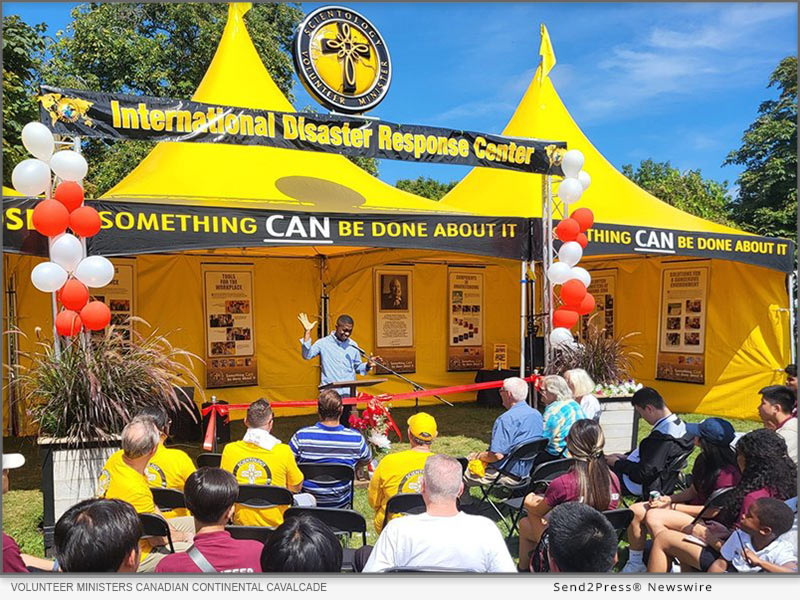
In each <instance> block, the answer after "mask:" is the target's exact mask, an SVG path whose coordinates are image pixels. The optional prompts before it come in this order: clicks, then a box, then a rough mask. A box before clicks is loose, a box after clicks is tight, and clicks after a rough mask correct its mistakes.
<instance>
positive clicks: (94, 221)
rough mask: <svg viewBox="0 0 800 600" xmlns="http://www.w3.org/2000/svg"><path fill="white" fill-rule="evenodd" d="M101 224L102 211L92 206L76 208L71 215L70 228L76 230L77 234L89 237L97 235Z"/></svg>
mask: <svg viewBox="0 0 800 600" xmlns="http://www.w3.org/2000/svg"><path fill="white" fill-rule="evenodd" d="M101 225H102V223H101V222H100V213H98V212H97V211H96V210H95V209H93V208H92V207H91V206H81V207H80V208H76V209H75V210H74V211H72V214H71V215H70V216H69V228H70V229H72V231H74V232H75V235H79V236H81V237H85V238H88V237H92V236H93V235H97V232H98V231H100V226H101Z"/></svg>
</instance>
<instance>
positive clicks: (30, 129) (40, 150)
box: [22, 121, 56, 162]
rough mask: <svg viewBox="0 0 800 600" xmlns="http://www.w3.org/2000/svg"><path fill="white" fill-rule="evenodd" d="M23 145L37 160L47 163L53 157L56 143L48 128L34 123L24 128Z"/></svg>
mask: <svg viewBox="0 0 800 600" xmlns="http://www.w3.org/2000/svg"><path fill="white" fill-rule="evenodd" d="M22 145H23V146H25V149H26V150H27V151H28V152H30V153H31V154H33V155H34V156H35V157H36V158H38V159H39V160H43V161H45V162H47V161H49V160H50V157H51V156H53V150H55V147H56V142H55V140H54V139H53V134H52V133H51V132H50V130H49V129H48V128H47V127H45V126H44V125H42V124H41V123H38V122H36V121H32V122H31V123H28V124H27V125H25V127H23V128H22Z"/></svg>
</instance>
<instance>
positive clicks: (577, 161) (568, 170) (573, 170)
mask: <svg viewBox="0 0 800 600" xmlns="http://www.w3.org/2000/svg"><path fill="white" fill-rule="evenodd" d="M582 168H583V153H582V152H581V151H580V150H567V152H566V154H564V158H562V159H561V170H562V171H564V175H566V176H567V177H577V176H578V173H580V170H581V169H582Z"/></svg>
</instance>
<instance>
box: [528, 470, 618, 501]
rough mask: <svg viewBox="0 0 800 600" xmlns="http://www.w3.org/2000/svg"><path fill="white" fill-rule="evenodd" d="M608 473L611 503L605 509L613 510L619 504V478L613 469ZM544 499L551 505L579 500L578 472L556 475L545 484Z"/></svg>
mask: <svg viewBox="0 0 800 600" xmlns="http://www.w3.org/2000/svg"><path fill="white" fill-rule="evenodd" d="M609 475H610V476H611V486H610V488H611V503H610V504H609V505H608V508H607V509H606V510H613V509H615V508H617V506H618V505H619V479H618V478H617V476H616V474H615V473H614V472H613V471H611V472H610V473H609ZM544 499H545V502H547V504H548V505H549V506H551V507H555V506H558V505H559V504H563V503H564V502H575V501H580V494H579V490H578V474H577V473H575V471H569V472H568V473H565V474H564V475H561V476H560V477H556V478H555V479H554V480H553V481H551V482H550V485H549V486H547V491H546V492H545V493H544Z"/></svg>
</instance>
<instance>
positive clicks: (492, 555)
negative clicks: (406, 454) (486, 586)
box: [363, 454, 516, 573]
mask: <svg viewBox="0 0 800 600" xmlns="http://www.w3.org/2000/svg"><path fill="white" fill-rule="evenodd" d="M463 490H464V483H463V481H462V477H461V464H460V463H459V462H458V461H457V460H456V459H454V458H450V457H449V456H444V455H443V454H434V455H433V456H431V457H429V458H428V460H427V461H426V462H425V469H424V474H423V476H422V490H421V491H422V497H423V498H424V500H425V513H424V514H421V515H408V516H406V517H403V518H402V519H394V520H392V521H391V522H390V523H389V524H388V525H387V526H386V529H384V530H383V531H382V532H381V535H380V537H379V538H378V542H377V543H376V544H375V548H373V549H372V552H371V554H370V556H369V560H368V561H367V563H366V565H365V566H364V569H363V570H364V572H365V573H374V572H378V571H383V570H385V569H390V568H408V569H413V568H415V567H416V568H424V567H425V568H431V569H436V568H440V569H452V570H455V569H458V570H463V571H475V572H480V573H513V572H516V567H515V565H514V561H513V560H512V559H511V556H510V555H509V553H508V548H507V547H506V545H505V542H504V541H503V536H502V535H501V534H500V530H499V529H498V528H497V526H496V525H495V524H494V523H493V522H492V521H490V520H489V519H487V518H486V517H480V516H476V515H468V514H466V513H463V512H459V510H458V507H457V506H456V500H457V499H458V497H459V496H460V495H461V492H462V491H463Z"/></svg>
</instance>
